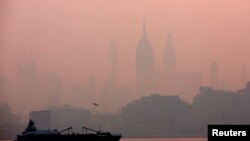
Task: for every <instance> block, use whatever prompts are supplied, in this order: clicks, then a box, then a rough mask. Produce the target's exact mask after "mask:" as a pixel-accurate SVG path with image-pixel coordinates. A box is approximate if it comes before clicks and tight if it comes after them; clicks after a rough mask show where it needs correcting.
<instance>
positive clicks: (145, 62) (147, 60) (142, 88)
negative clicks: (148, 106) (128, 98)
mask: <svg viewBox="0 0 250 141" xmlns="http://www.w3.org/2000/svg"><path fill="white" fill-rule="evenodd" d="M153 75H154V60H153V50H152V47H151V43H150V41H149V39H148V37H147V33H146V25H145V20H144V21H143V34H142V37H141V39H140V41H139V43H138V46H137V49H136V93H137V95H140V96H144V95H149V94H150V93H152V88H153Z"/></svg>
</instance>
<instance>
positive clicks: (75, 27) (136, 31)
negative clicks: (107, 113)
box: [0, 0, 250, 104]
mask: <svg viewBox="0 0 250 141" xmlns="http://www.w3.org/2000/svg"><path fill="white" fill-rule="evenodd" d="M0 11H1V12H0V13H1V15H0V18H1V19H0V31H1V33H0V37H1V39H0V56H1V57H0V59H1V60H0V68H1V69H0V76H3V77H4V78H5V80H6V82H7V83H8V84H9V85H10V87H14V88H17V87H18V86H17V85H18V84H17V77H18V76H17V74H18V64H21V65H26V64H29V63H30V62H31V61H32V60H36V63H37V74H38V75H39V76H41V75H42V74H43V73H47V72H52V73H54V74H56V76H58V77H60V78H61V81H62V82H61V83H62V87H63V86H66V85H76V84H78V83H80V85H81V86H85V87H86V86H87V80H88V79H89V77H90V76H92V75H93V76H95V79H96V89H97V91H102V90H103V89H104V87H106V82H107V79H108V77H109V75H110V72H111V71H112V70H111V69H110V68H111V67H110V66H112V65H111V64H110V63H111V61H110V55H111V54H110V52H111V51H110V42H112V41H115V42H116V43H117V45H116V52H117V78H118V79H117V86H119V87H132V89H133V88H134V87H135V75H136V74H135V65H136V63H135V62H136V61H135V59H136V48H137V45H138V42H139V40H140V38H141V36H142V26H143V25H142V24H143V23H142V21H143V17H145V22H146V28H147V36H148V39H149V40H150V42H151V44H152V49H153V57H154V69H155V70H162V69H163V55H164V54H163V53H164V49H165V43H166V41H167V39H168V34H169V33H171V34H172V44H173V46H174V48H175V53H176V69H177V70H183V71H188V72H189V71H196V72H200V73H201V74H202V84H203V85H208V84H209V75H210V68H209V67H210V64H211V63H212V62H217V63H218V66H219V72H218V79H219V81H220V80H222V79H223V81H226V82H228V83H230V84H231V85H233V86H234V88H238V86H239V83H240V82H241V68H242V64H243V63H244V64H245V67H246V70H245V71H247V73H249V66H250V64H249V62H248V60H249V59H250V58H249V51H250V36H249V34H250V28H249V27H248V26H249V25H250V16H249V13H250V2H249V1H247V0H239V1H234V0H221V1H205V0H191V1H184V0H158V1H153V0H145V1H144V0H137V1H117V0H108V1H104V0H103V1H97V0H87V1H81V0H75V1H67V0H50V1H42V0H38V1H32V0H24V1H18V0H12V1H7V0H5V1H4V0H3V1H1V2H0ZM55 83H56V82H55ZM186 85H188V84H186ZM82 89H84V88H82ZM83 91H84V90H83ZM115 92H116V91H115V90H112V92H110V93H115ZM17 95H18V93H16V92H9V95H6V94H5V95H4V96H3V98H4V99H6V101H7V102H9V101H13V99H15V98H16V97H17ZM163 95H166V94H163ZM194 95H195V94H194ZM63 96H64V98H63V101H64V102H65V101H66V102H67V99H68V98H70V94H67V95H63ZM99 97H101V96H100V95H99ZM184 97H185V96H184ZM12 103H14V102H12ZM67 103H70V104H73V103H74V100H71V102H67ZM79 104H80V102H79Z"/></svg>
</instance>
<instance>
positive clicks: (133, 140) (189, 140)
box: [0, 138, 207, 141]
mask: <svg viewBox="0 0 250 141" xmlns="http://www.w3.org/2000/svg"><path fill="white" fill-rule="evenodd" d="M0 141H13V140H0ZM120 141H207V139H206V138H122V139H121V140H120Z"/></svg>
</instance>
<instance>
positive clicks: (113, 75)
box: [110, 42, 118, 87]
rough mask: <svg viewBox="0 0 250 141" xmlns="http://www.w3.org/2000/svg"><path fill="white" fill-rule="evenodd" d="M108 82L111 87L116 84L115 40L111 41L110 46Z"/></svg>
mask: <svg viewBox="0 0 250 141" xmlns="http://www.w3.org/2000/svg"><path fill="white" fill-rule="evenodd" d="M110 64H111V65H110V73H111V74H110V79H111V80H110V81H111V82H110V83H111V86H112V87H115V86H116V85H117V76H118V72H117V66H118V65H117V44H116V43H115V42H112V43H111V48H110Z"/></svg>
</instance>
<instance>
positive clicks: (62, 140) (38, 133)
mask: <svg viewBox="0 0 250 141" xmlns="http://www.w3.org/2000/svg"><path fill="white" fill-rule="evenodd" d="M71 129H72V127H69V128H67V129H64V130H62V131H60V132H59V131H57V129H55V130H40V129H37V128H36V127H35V123H34V122H33V121H32V120H30V121H29V124H28V127H27V128H26V129H25V131H24V132H23V133H22V134H21V135H17V139H16V141H119V140H120V138H121V135H112V134H111V133H110V132H101V131H96V130H94V129H90V128H87V127H83V128H82V129H83V131H86V133H82V134H78V133H77V134H75V133H69V132H68V134H63V132H65V131H69V130H71ZM88 131H91V132H92V133H88Z"/></svg>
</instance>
